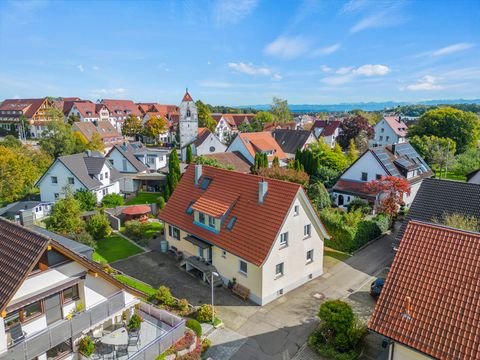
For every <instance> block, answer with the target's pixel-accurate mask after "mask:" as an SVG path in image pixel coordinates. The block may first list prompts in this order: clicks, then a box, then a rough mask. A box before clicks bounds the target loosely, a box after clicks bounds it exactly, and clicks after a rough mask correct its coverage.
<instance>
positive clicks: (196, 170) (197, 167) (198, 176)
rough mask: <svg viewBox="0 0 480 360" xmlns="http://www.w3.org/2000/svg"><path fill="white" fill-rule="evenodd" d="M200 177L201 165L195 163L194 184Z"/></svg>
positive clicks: (196, 183)
mask: <svg viewBox="0 0 480 360" xmlns="http://www.w3.org/2000/svg"><path fill="white" fill-rule="evenodd" d="M201 177H202V165H201V164H196V165H195V185H198V181H199V180H200V178H201Z"/></svg>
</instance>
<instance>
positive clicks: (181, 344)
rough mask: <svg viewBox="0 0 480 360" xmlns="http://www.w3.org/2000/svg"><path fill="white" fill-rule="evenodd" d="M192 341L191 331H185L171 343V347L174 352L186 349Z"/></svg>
mask: <svg viewBox="0 0 480 360" xmlns="http://www.w3.org/2000/svg"><path fill="white" fill-rule="evenodd" d="M194 342H195V335H194V334H193V333H192V332H191V331H186V332H185V335H184V336H183V337H182V338H181V339H180V340H178V341H177V342H176V343H175V344H174V345H173V349H174V350H175V352H178V351H182V350H185V349H188V348H189V347H190V346H192V344H193V343H194Z"/></svg>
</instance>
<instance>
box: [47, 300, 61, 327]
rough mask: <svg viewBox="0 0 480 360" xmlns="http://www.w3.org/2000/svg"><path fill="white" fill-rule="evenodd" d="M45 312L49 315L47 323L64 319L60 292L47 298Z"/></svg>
mask: <svg viewBox="0 0 480 360" xmlns="http://www.w3.org/2000/svg"><path fill="white" fill-rule="evenodd" d="M45 314H46V315H47V325H50V324H52V323H54V322H56V321H58V320H61V319H62V307H61V305H60V294H55V295H52V296H50V297H48V298H46V299H45Z"/></svg>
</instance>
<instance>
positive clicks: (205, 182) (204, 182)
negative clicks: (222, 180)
mask: <svg viewBox="0 0 480 360" xmlns="http://www.w3.org/2000/svg"><path fill="white" fill-rule="evenodd" d="M211 182H212V179H211V178H209V177H204V178H203V180H202V182H201V183H200V189H202V190H206V189H207V188H208V185H210V183H211Z"/></svg>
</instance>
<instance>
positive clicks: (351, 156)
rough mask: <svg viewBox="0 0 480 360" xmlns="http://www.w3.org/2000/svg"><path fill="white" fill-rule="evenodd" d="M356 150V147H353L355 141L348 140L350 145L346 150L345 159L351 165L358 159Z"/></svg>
mask: <svg viewBox="0 0 480 360" xmlns="http://www.w3.org/2000/svg"><path fill="white" fill-rule="evenodd" d="M358 156H359V154H358V150H357V146H356V145H355V140H354V139H350V144H349V145H348V150H347V159H348V162H349V163H350V164H352V163H353V162H354V161H355V160H357V159H358Z"/></svg>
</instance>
